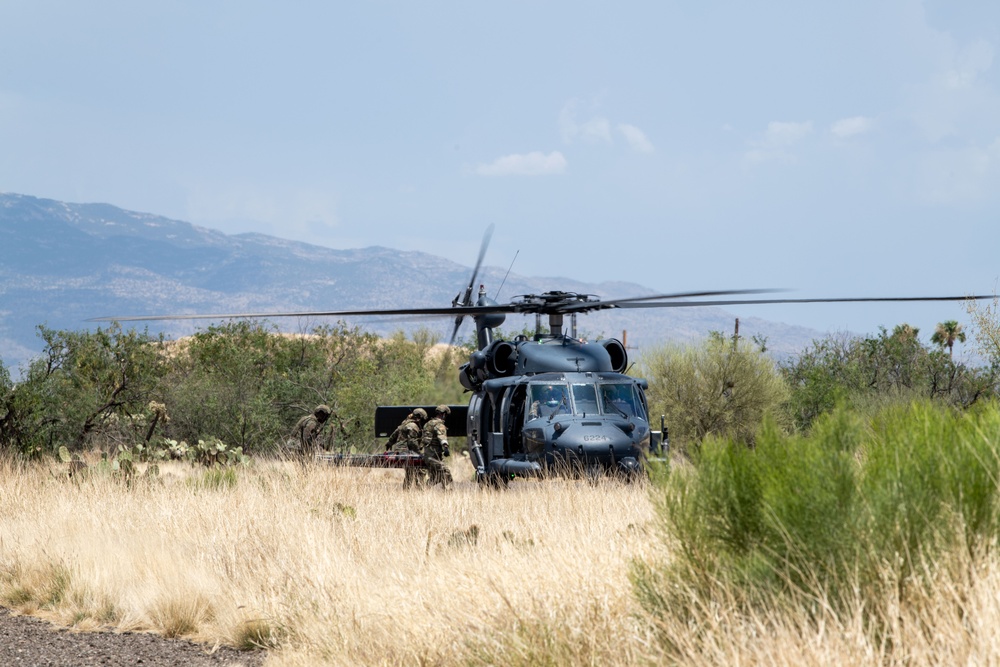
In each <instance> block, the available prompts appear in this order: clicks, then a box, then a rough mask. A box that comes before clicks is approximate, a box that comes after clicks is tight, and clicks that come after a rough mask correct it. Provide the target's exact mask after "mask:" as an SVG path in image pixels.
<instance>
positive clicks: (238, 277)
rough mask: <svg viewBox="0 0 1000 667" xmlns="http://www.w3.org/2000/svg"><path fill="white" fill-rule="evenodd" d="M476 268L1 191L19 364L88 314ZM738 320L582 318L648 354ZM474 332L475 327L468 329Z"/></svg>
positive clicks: (705, 314)
mask: <svg viewBox="0 0 1000 667" xmlns="http://www.w3.org/2000/svg"><path fill="white" fill-rule="evenodd" d="M471 274H472V266H471V264H470V265H464V264H459V263H456V262H454V261H451V260H449V259H445V258H442V257H436V256H434V255H430V254H426V253H421V252H408V251H401V250H395V249H392V248H386V247H379V246H376V247H369V248H360V249H345V250H339V249H333V248H327V247H322V246H316V245H310V244H308V243H302V242H298V241H291V240H287V239H281V238H276V237H273V236H266V235H263V234H224V233H222V232H219V231H215V230H212V229H207V228H204V227H199V226H196V225H192V224H190V223H187V222H183V221H179V220H171V219H169V218H165V217H161V216H157V215H153V214H150V213H137V212H134V211H127V210H124V209H121V208H118V207H115V206H112V205H110V204H73V203H65V202H59V201H54V200H50V199H40V198H37V197H32V196H27V195H21V194H5V193H0V359H2V360H3V363H4V364H5V365H6V366H7V367H8V368H9V369H12V372H15V371H14V369H16V368H17V367H22V366H23V365H24V364H25V363H27V362H28V361H30V360H31V359H33V358H35V357H37V356H38V355H39V354H40V353H41V352H42V347H43V345H42V341H41V339H40V338H39V337H38V336H37V327H38V325H45V326H47V327H49V328H52V329H66V330H80V329H91V330H92V329H94V328H96V327H97V326H99V325H98V324H94V323H91V322H88V321H87V320H89V319H91V318H95V317H104V316H121V317H124V316H141V315H159V314H185V313H233V312H288V311H294V312H301V311H316V310H365V309H376V308H377V309H394V308H421V307H428V308H430V307H443V306H448V305H449V304H451V301H452V299H453V298H454V297H455V295H456V293H458V292H460V291H462V290H464V288H465V286H466V285H468V283H469V279H470V277H471ZM478 282H481V283H483V284H485V285H486V286H487V289H488V290H491V292H490V296H493V297H495V298H496V300H497V301H499V302H501V303H502V302H505V301H508V300H510V299H511V298H513V297H514V296H516V295H521V294H539V293H542V292H546V291H550V290H562V291H567V292H577V293H583V294H594V295H597V296H600V297H602V298H621V297H634V296H648V295H651V294H654V292H653V291H652V290H651V289H649V288H647V287H643V286H641V285H636V284H632V283H626V282H601V283H588V282H586V280H585V279H571V278H554V277H530V276H522V275H517V274H514V273H509V275H508V271H507V270H506V269H503V268H498V267H492V266H484V267H482V269H481V270H480V272H479V275H478ZM501 285H502V286H503V287H502V289H501V290H500V292H496V290H497V289H498V288H499V287H500V286H501ZM344 319H345V320H346V321H347V322H348V324H352V325H353V324H357V325H360V326H363V327H364V328H365V329H367V330H369V331H373V332H375V333H380V334H383V335H384V334H388V333H391V332H393V331H397V330H404V331H410V330H413V329H416V328H420V327H423V328H427V329H431V330H434V331H439V332H440V338H441V339H443V340H446V339H447V338H448V337H449V336H450V332H451V327H452V322H453V319H452V318H449V317H444V318H437V319H434V320H428V319H422V318H398V319H386V318H376V317H352V318H344ZM734 319H735V318H734V316H733V315H731V314H729V313H727V312H726V311H724V310H722V309H719V308H709V307H705V308H668V309H662V310H660V309H643V310H605V311H598V312H594V313H590V314H587V315H581V316H580V317H579V320H578V322H579V324H578V326H579V331H580V332H581V335H587V336H590V337H597V336H603V337H615V338H619V339H621V338H623V337H625V338H626V339H627V344H628V346H629V347H630V348H632V350H633V351H632V352H631V354H632V355H633V356H635V355H636V354H637V353H638V354H641V350H642V349H644V348H648V347H650V346H655V345H658V344H661V343H663V342H666V341H680V342H685V341H693V340H697V339H700V338H704V337H705V336H706V335H707V334H708V333H709V332H710V331H713V330H714V331H723V332H727V333H729V332H732V331H733V327H734ZM272 321H273V322H274V323H275V324H276V325H278V326H279V327H280V328H281V329H282V330H287V331H304V330H308V329H310V328H312V327H313V326H315V325H317V324H321V323H322V322H323V321H324V320H323V319H322V318H313V317H309V318H279V319H274V320H272ZM210 323H211V322H210V321H207V320H165V321H155V322H148V323H145V322H142V323H138V325H137V328H140V329H141V328H146V326H147V324H148V329H149V331H150V332H151V333H154V334H155V333H160V332H163V333H164V334H165V335H166V336H167V337H170V338H175V337H180V336H184V335H188V334H191V333H194V332H195V331H197V330H199V329H202V328H204V327H207V326H208V325H209V324H210ZM103 326H107V325H103ZM533 326H534V318H530V319H529V318H523V320H522V318H521V317H520V316H508V319H507V322H506V324H505V325H504V327H503V328H504V329H505V330H516V331H519V330H520V329H521V328H522V327H530V328H533ZM472 333H473V329H472V325H471V323H466V324H465V325H464V328H463V330H462V332H461V334H460V335H462V336H468V335H470V334H472ZM740 334H741V335H744V336H753V335H757V336H762V337H766V338H767V346H768V349H769V351H770V352H771V353H772V354H774V355H775V356H776V357H779V358H783V357H787V356H789V355H792V354H795V353H796V352H798V351H800V350H801V349H803V348H804V347H805V346H806V345H808V344H809V343H810V342H811V341H812V340H813V339H816V338H819V337H821V334H820V333H819V332H816V331H814V330H811V329H807V328H804V327H797V326H790V325H785V324H781V323H778V322H771V321H767V320H763V319H758V318H745V319H741V320H740Z"/></svg>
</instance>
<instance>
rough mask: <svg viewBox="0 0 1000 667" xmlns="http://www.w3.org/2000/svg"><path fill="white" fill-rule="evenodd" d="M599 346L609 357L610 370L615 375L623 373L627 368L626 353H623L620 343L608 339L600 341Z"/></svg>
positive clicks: (613, 339)
mask: <svg viewBox="0 0 1000 667" xmlns="http://www.w3.org/2000/svg"><path fill="white" fill-rule="evenodd" d="M601 345H602V346H603V347H604V349H605V350H607V351H608V356H609V357H611V370H612V371H614V372H615V373H624V372H625V369H626V368H628V352H626V351H625V346H624V345H622V342H621V341H620V340H618V339H617V338H608V339H607V340H602V341H601Z"/></svg>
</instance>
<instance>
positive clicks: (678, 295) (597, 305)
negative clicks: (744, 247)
mask: <svg viewBox="0 0 1000 667" xmlns="http://www.w3.org/2000/svg"><path fill="white" fill-rule="evenodd" d="M787 291H788V290H786V289H737V290H709V291H700V292H675V293H673V294H654V295H652V296H634V297H629V298H624V299H606V300H600V301H590V302H586V301H585V302H581V303H579V304H572V305H569V306H566V308H565V310H567V311H573V310H596V309H601V308H630V307H634V306H629V305H627V304H632V303H639V302H643V301H664V300H667V299H692V298H699V297H706V296H728V295H737V294H773V293H775V292H787Z"/></svg>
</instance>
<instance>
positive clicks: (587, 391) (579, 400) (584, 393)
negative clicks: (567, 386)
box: [573, 384, 598, 415]
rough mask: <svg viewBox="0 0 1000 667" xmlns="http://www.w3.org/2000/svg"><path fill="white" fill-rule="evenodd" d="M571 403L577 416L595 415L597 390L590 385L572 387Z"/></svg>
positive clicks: (596, 411)
mask: <svg viewBox="0 0 1000 667" xmlns="http://www.w3.org/2000/svg"><path fill="white" fill-rule="evenodd" d="M573 403H574V405H575V406H576V413H577V414H585V415H596V414H597V413H598V409H597V390H596V389H595V387H594V385H592V384H575V385H573Z"/></svg>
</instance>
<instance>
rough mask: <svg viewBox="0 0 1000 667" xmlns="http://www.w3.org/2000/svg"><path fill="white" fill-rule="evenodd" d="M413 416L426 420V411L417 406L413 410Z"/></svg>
mask: <svg viewBox="0 0 1000 667" xmlns="http://www.w3.org/2000/svg"><path fill="white" fill-rule="evenodd" d="M413 416H414V417H416V418H417V419H421V420H423V421H427V411H426V410H424V409H423V408H417V409H416V410H414V411H413Z"/></svg>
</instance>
